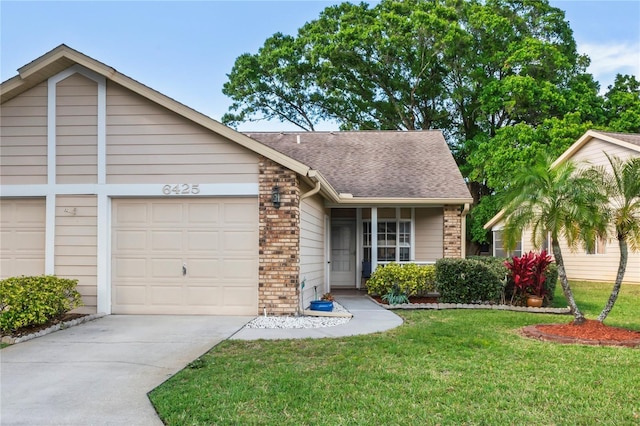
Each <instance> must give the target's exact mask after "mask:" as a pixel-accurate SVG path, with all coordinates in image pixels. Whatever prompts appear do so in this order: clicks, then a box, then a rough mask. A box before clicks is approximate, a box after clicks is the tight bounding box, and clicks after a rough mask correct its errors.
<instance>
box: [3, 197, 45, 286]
mask: <svg viewBox="0 0 640 426" xmlns="http://www.w3.org/2000/svg"><path fill="white" fill-rule="evenodd" d="M45 206H46V204H45V200H44V199H24V200H17V199H4V200H0V259H2V260H1V262H0V277H1V278H7V277H15V276H20V275H42V274H44V257H45V256H44V253H45V221H46V220H45V218H46V207H45Z"/></svg>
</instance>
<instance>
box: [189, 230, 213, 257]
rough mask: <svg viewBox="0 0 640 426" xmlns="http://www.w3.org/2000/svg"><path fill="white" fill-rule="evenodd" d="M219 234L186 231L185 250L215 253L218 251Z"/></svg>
mask: <svg viewBox="0 0 640 426" xmlns="http://www.w3.org/2000/svg"><path fill="white" fill-rule="evenodd" d="M219 239H220V232H218V231H209V232H207V231H198V230H193V231H188V232H187V250H189V251H192V252H194V251H207V252H215V251H217V250H219V249H220V242H219Z"/></svg>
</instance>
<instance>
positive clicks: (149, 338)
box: [0, 315, 253, 426]
mask: <svg viewBox="0 0 640 426" xmlns="http://www.w3.org/2000/svg"><path fill="white" fill-rule="evenodd" d="M252 318H253V317H213V316H158V315H111V316H106V317H103V318H100V319H97V320H95V321H91V322H87V323H84V324H81V325H78V326H76V327H72V328H69V329H66V330H61V331H58V332H56V333H52V334H49V335H47V336H43V337H40V338H37V339H33V340H29V341H27V342H24V343H19V344H16V345H13V346H11V347H7V348H4V349H2V350H0V362H1V369H0V424H2V425H30V426H31V425H145V426H146V425H162V422H161V421H160V419H159V418H158V416H157V415H156V412H155V410H154V409H153V406H152V405H151V403H150V402H149V399H148V398H147V392H149V391H150V390H152V389H153V388H155V387H156V386H158V385H159V384H160V383H162V382H163V381H165V380H166V379H167V378H168V377H170V376H171V375H173V374H175V373H176V372H177V371H179V370H181V369H182V368H184V366H185V365H187V364H188V363H189V362H191V361H192V360H194V359H196V358H197V357H199V356H200V355H202V354H203V353H205V352H206V351H207V350H208V349H210V348H211V347H212V346H214V345H216V344H217V343H219V342H220V341H222V340H225V339H227V338H228V337H229V336H231V335H233V334H234V333H235V332H236V331H237V330H239V329H240V328H241V327H242V326H244V325H245V324H246V323H247V322H248V321H250V320H251V319H252Z"/></svg>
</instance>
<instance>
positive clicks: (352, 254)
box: [331, 220, 356, 288]
mask: <svg viewBox="0 0 640 426" xmlns="http://www.w3.org/2000/svg"><path fill="white" fill-rule="evenodd" d="M345 287H348V288H355V287H356V222H355V221H354V220H333V221H332V222H331V288H345Z"/></svg>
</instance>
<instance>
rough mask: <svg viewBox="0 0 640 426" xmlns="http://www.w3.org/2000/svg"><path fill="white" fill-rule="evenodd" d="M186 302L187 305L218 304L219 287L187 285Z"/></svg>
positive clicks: (219, 300) (219, 302) (219, 299)
mask: <svg viewBox="0 0 640 426" xmlns="http://www.w3.org/2000/svg"><path fill="white" fill-rule="evenodd" d="M186 302H187V304H188V305H196V306H220V305H221V297H220V288H219V287H217V286H215V287H214V286H207V287H196V286H192V287H189V288H188V289H187V300H186Z"/></svg>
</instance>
